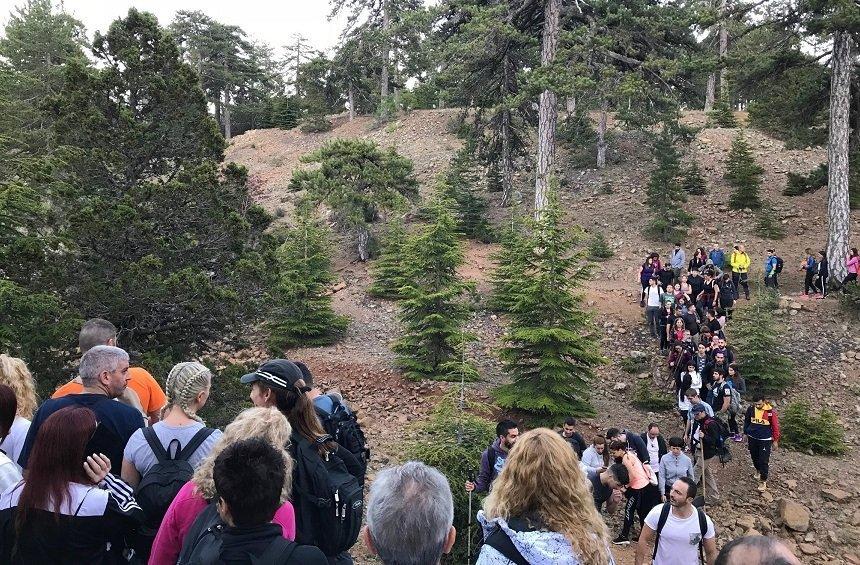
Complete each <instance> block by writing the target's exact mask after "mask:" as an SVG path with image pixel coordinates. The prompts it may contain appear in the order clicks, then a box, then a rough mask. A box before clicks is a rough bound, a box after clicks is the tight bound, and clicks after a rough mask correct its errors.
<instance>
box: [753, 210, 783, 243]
mask: <svg viewBox="0 0 860 565" xmlns="http://www.w3.org/2000/svg"><path fill="white" fill-rule="evenodd" d="M755 232H756V233H757V234H758V235H760V236H762V237H765V238H767V239H782V238H784V237H785V228H783V227H782V223H781V222H780V220H779V216H777V215H776V211H775V210H774V209H773V206H771V205H770V204H768V203H765V204H763V205H762V207H761V210H759V213H758V220H757V222H756V230H755Z"/></svg>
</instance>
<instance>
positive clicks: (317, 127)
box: [299, 116, 333, 133]
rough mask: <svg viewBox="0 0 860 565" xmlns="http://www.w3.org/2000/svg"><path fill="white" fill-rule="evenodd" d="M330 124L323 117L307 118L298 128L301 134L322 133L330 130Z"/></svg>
mask: <svg viewBox="0 0 860 565" xmlns="http://www.w3.org/2000/svg"><path fill="white" fill-rule="evenodd" d="M332 127H333V126H332V123H331V121H329V119H328V118H326V117H325V116H308V117H307V118H306V119H305V120H304V121H303V122H302V125H301V127H300V128H299V129H300V130H301V131H302V133H323V132H327V131H331V130H332Z"/></svg>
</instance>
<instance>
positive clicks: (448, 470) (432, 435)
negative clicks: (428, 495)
mask: <svg viewBox="0 0 860 565" xmlns="http://www.w3.org/2000/svg"><path fill="white" fill-rule="evenodd" d="M457 392H458V390H457V389H456V388H455V389H452V391H451V392H449V393H448V394H446V395H445V396H444V397H443V398H442V399H441V401H440V402H439V403H438V404H437V405H436V407H435V408H434V409H433V412H432V413H431V414H430V415H429V417H428V418H427V419H426V420H423V421H421V422H418V423H417V424H416V425H415V427H414V430H415V432H416V436H417V437H416V438H415V439H414V440H411V441H409V442H408V443H407V444H406V447H405V450H404V451H405V453H404V455H405V458H407V459H413V460H417V461H422V462H424V463H426V464H427V465H430V466H432V467H435V468H436V469H438V470H439V471H440V472H441V473H442V474H443V475H445V477H447V479H448V483H449V484H450V485H451V494H452V495H453V496H454V527H455V528H457V543H456V544H454V549H453V550H452V552H451V554H450V556H446V557H445V559H444V561H443V562H445V563H462V562H464V561H465V560H466V547H467V543H466V537H467V531H468V524H469V523H470V516H469V513H468V508H469V494H468V493H467V492H466V491H465V489H463V488H462V485H463V484H465V482H466V481H468V480H470V479H473V478H474V477H475V476H476V475H477V470H476V466H477V464H478V462H479V461H480V460H481V453H483V451H484V450H485V449H487V446H488V445H490V444H491V443H492V441H493V439H494V436H495V433H496V432H495V424H494V423H493V422H492V421H490V419H489V418H490V417H491V413H490V411H489V409H488V407H487V406H484V405H480V404H476V403H473V402H468V401H467V403H466V406H465V408H466V410H468V411H466V410H462V409H460V408H459V402H458V400H459V399H458V398H457ZM473 496H474V495H473ZM479 507H480V499H479V498H478V497H477V496H475V497H474V499H473V502H472V512H473V514H474V513H476V512H477V511H478V509H479ZM471 522H472V527H473V529H474V528H475V527H477V526H476V525H475V522H474V516H472V517H471ZM473 549H474V548H473Z"/></svg>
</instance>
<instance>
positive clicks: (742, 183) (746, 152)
mask: <svg viewBox="0 0 860 565" xmlns="http://www.w3.org/2000/svg"><path fill="white" fill-rule="evenodd" d="M762 174H764V169H762V168H761V167H760V166H759V165H758V163H756V162H755V157H753V154H752V151H751V150H750V146H749V144H748V143H747V140H746V137H744V133H743V131H739V132H738V134H737V135H736V136H735V138H734V140H732V148H731V150H730V151H729V158H728V162H727V163H726V172H725V174H724V178H725V179H726V180H727V181H728V182H729V185H730V186H731V187H732V194H731V196H730V197H729V207H731V208H732V210H741V209H743V208H752V209H756V208H758V207H760V206H761V196H760V195H759V193H760V191H761V176H762Z"/></svg>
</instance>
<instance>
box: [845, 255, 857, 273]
mask: <svg viewBox="0 0 860 565" xmlns="http://www.w3.org/2000/svg"><path fill="white" fill-rule="evenodd" d="M846 265H848V272H849V273H854V274H855V275H856V274H857V272H858V271H860V257H849V258H848V262H847V263H846Z"/></svg>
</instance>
